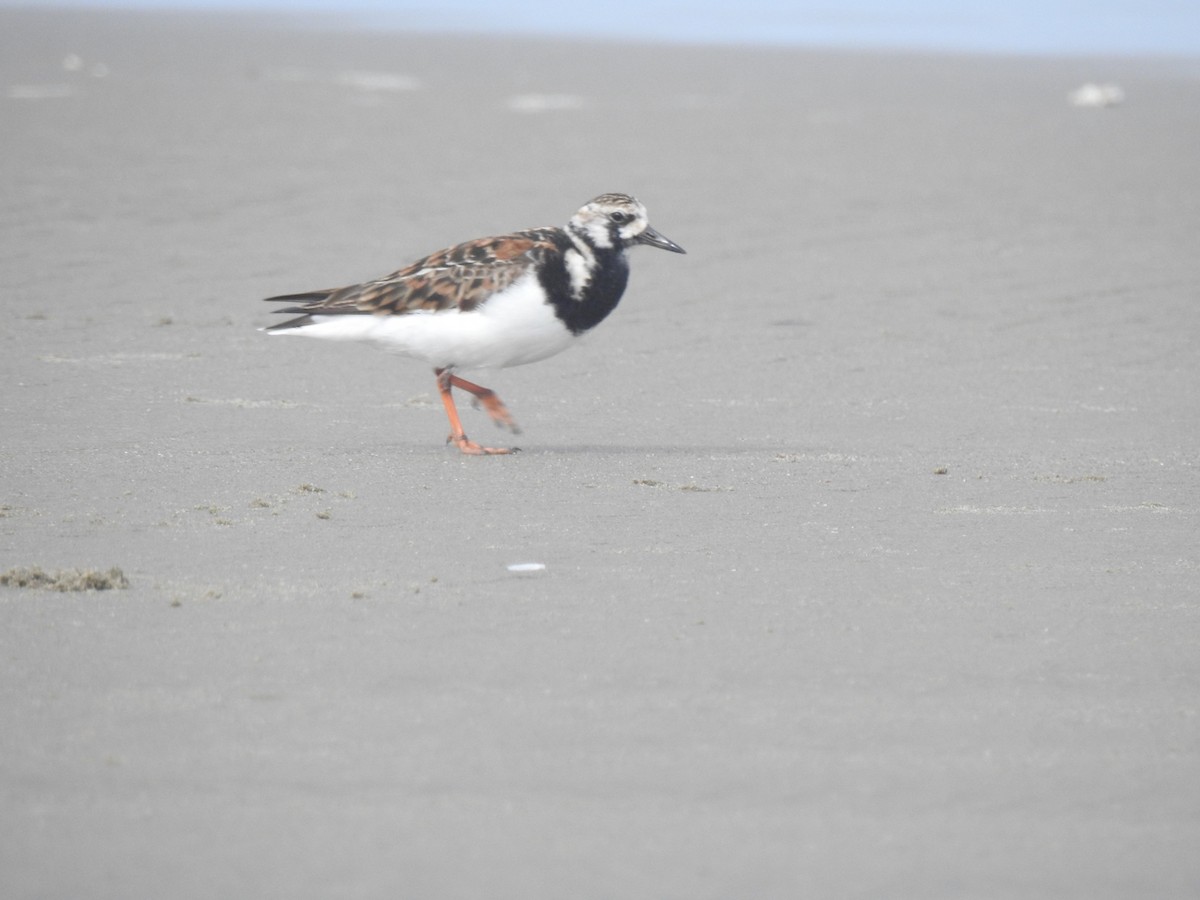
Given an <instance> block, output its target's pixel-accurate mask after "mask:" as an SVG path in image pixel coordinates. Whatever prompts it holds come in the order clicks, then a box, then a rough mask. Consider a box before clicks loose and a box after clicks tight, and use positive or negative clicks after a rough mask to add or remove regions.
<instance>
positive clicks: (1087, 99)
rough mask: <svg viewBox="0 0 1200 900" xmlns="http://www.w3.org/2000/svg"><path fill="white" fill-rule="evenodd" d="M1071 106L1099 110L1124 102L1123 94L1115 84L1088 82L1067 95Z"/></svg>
mask: <svg viewBox="0 0 1200 900" xmlns="http://www.w3.org/2000/svg"><path fill="white" fill-rule="evenodd" d="M1067 99H1068V100H1070V101H1071V105H1072V106H1087V107H1092V108H1094V109H1099V108H1102V107H1105V106H1116V105H1117V104H1119V103H1121V102H1123V101H1124V100H1125V92H1124V91H1123V90H1121V88H1120V86H1119V85H1116V84H1095V83H1093V82H1090V81H1089V82H1088V83H1087V84H1083V85H1080V86H1079V87H1077V88H1075V90H1073V91H1071V93H1069V94H1067Z"/></svg>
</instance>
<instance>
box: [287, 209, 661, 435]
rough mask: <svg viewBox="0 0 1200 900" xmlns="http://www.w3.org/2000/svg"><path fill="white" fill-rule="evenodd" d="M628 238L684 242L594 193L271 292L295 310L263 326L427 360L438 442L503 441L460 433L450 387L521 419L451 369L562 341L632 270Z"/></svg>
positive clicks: (598, 317) (595, 316)
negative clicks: (485, 232)
mask: <svg viewBox="0 0 1200 900" xmlns="http://www.w3.org/2000/svg"><path fill="white" fill-rule="evenodd" d="M636 244H646V245H647V246H650V247H659V248H661V249H663V250H670V251H672V252H674V253H683V252H684V249H683V248H682V247H680V246H679V245H678V244H676V243H675V242H674V241H671V240H668V239H667V238H665V237H663V236H662V235H661V234H659V233H658V232H657V231H655V230H654V229H653V228H651V227H650V222H649V219H648V218H647V215H646V207H645V206H643V205H642V204H641V203H640V202H639V201H638V200H636V199H635V198H633V197H631V196H629V195H628V194H601V195H600V196H599V197H596V198H595V199H594V200H591V201H590V202H588V203H586V204H584V205H583V207H581V208H580V210H579V211H578V212H577V213H575V215H573V216H572V217H571V220H570V221H569V222H568V223H567V224H566V227H564V228H558V227H548V228H531V229H528V230H526V231H517V232H513V233H512V234H505V235H499V236H497V237H486V238H479V239H477V240H473V241H467V242H466V243H463V244H457V245H456V246H453V247H448V248H447V249H445V250H439V251H438V252H436V253H431V254H430V255H429V256H426V257H424V258H423V259H419V260H417V261H416V262H414V263H411V264H410V265H407V266H405V267H404V268H403V269H399V270H397V271H395V272H393V273H392V274H390V275H385V276H384V277H383V278H378V279H376V280H374V281H365V282H363V283H362V284H353V285H350V286H349V287H342V288H331V289H328V290H319V291H305V292H303V293H299V294H284V295H282V296H278V297H268V298H267V300H268V301H269V302H271V303H288V304H292V305H289V306H286V307H284V308H282V309H277V310H275V312H278V313H290V314H296V315H297V318H294V319H289V320H288V321H286V322H283V323H282V324H279V325H273V326H271V327H270V328H267V329H265V330H266V331H267V332H268V333H269V334H299V335H304V336H306V337H317V338H326V339H329V340H359V341H370V342H372V343H375V344H377V345H379V346H381V347H383V348H384V349H386V350H390V351H392V352H393V353H398V354H400V355H402V356H408V357H412V358H414V359H419V360H422V361H424V362H426V363H429V364H430V365H432V366H433V371H434V374H435V375H436V376H437V386H438V392H439V393H440V394H441V398H442V403H443V405H444V406H445V408H446V416H447V418H449V420H450V437H449V438H447V443H452V444H454V445H456V446H457V447H458V449H459V450H461V451H462V452H463V453H469V454H473V455H483V454H503V453H511V452H512V450H511V449H510V448H502V447H484V446H481V445H480V444H477V443H475V442H474V441H472V440H470V439H469V438H468V437H467V435H466V433H465V432H464V431H463V427H462V422H461V421H460V420H459V417H458V409H457V407H456V406H455V403H454V397H453V395H452V393H451V390H452V389H453V388H458V389H459V390H463V391H466V392H467V393H468V394H471V395H472V396H473V397H474V398H475V401H476V402H477V403H478V404H479V405H482V406H483V408H484V410H486V411H487V413H488V415H489V416H491V418H492V420H493V421H494V422H495V423H496V424H497V425H498V426H500V427H502V428H508V429H509V430H510V431H512V432H513V433H514V434H518V433H520V429H519V428H518V427H517V423H516V422H515V421H514V419H513V417H512V415H511V414H510V413H509V411H508V408H507V407H506V406H505V405H504V403H502V402H501V400H500V398H499V397H498V396H496V393H495V392H494V391H491V390H489V389H488V388H485V387H482V386H480V385H478V384H475V383H474V382H471V381H467V380H466V379H465V378H461V377H459V376H458V375H457V374H456V372H457V371H458V370H460V369H477V368H482V369H490V368H503V367H506V366H519V365H524V364H525V363H531V362H537V361H538V360H542V359H546V358H547V357H550V356H553V355H555V354H556V353H561V352H562V351H563V350H565V349H566V348H567V347H569V346H571V344H573V343H574V342H575V341H576V339H578V338H579V337H581V336H582V335H584V334H586V333H587V332H588V331H590V330H591V329H592V328H595V327H596V326H597V325H599V324H600V323H601V322H602V321H604V319H605V318H606V317H607V316H608V314H609V313H611V312H612V311H613V310H614V309H615V308H616V306H617V303H618V302H620V300H621V295H622V294H623V293H624V292H625V285H626V283H627V282H628V280H629V263H628V260H627V259H626V257H625V251H626V249H628V248H629V247H632V246H634V245H636Z"/></svg>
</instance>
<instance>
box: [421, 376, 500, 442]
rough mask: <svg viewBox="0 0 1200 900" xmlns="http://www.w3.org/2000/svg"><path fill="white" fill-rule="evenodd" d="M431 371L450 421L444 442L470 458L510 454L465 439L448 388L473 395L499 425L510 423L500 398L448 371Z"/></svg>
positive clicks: (465, 436) (464, 433)
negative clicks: (458, 388) (448, 435)
mask: <svg viewBox="0 0 1200 900" xmlns="http://www.w3.org/2000/svg"><path fill="white" fill-rule="evenodd" d="M433 371H434V374H436V375H437V384H438V391H439V392H440V393H441V395H442V405H443V406H445V407H446V417H447V418H448V419H449V420H450V437H448V438H447V439H446V442H447V443H450V444H454V445H455V446H456V447H458V449H459V450H461V451H462V452H463V453H468V454H470V455H472V456H485V455H486V456H490V455H494V454H503V453H512V451H511V450H509V449H507V448H504V447H481V446H480V445H479V444H477V443H475V442H474V441H472V440H470V439H469V438H468V437H467V435H466V432H464V431H463V427H462V422H461V421H459V418H458V407H456V406H455V405H454V397H453V396H452V395H451V393H450V388H451V386H452V385H453V386H455V387H460V388H462V389H463V390H465V391H467V392H468V393H471V394H474V395H475V396H476V397H478V398H479V401H480V402H481V403H482V404H483V405H484V408H486V409H487V411H488V414H489V415H490V416H491V417H492V418H493V419H495V420H496V421H497V422H499V423H501V424H503V423H504V421H505V420H507V422H509V423H511V422H512V417H511V416H509V415H508V410H507V409H505V408H504V404H503V403H501V402H500V398H499V397H497V396H496V395H495V394H494V393H492V392H491V391H489V390H488V389H487V388H481V387H480V386H479V385H477V384H472V383H471V382H469V381H463V380H462V379H461V378H458V377H456V376H454V375H451V374H450V370H449V369H434V370H433Z"/></svg>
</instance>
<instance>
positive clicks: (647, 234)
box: [635, 225, 687, 253]
mask: <svg viewBox="0 0 1200 900" xmlns="http://www.w3.org/2000/svg"><path fill="white" fill-rule="evenodd" d="M635 240H636V241H637V242H638V243H639V244H648V245H649V246H651V247H658V248H660V249H662V250H670V251H671V252H672V253H687V251H686V250H684V249H683V248H682V247H680V246H679V245H678V244H677V243H675V242H674V241H672V240H670V239H669V238H665V237H663V236H662V235H661V234H659V233H658V232H657V231H655V230H654V229H653V228H651V227H650V226H649V225H647V226H646V230H645V231H643V232H642V233H641V234H639V235H638V236H637V238H635Z"/></svg>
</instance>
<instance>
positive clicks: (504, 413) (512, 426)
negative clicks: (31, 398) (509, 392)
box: [450, 375, 521, 434]
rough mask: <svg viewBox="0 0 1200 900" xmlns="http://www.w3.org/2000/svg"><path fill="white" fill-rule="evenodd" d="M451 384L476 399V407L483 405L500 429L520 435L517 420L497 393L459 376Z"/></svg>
mask: <svg viewBox="0 0 1200 900" xmlns="http://www.w3.org/2000/svg"><path fill="white" fill-rule="evenodd" d="M450 383H451V384H452V385H454V386H455V387H456V388H459V389H460V390H464V391H466V392H467V393H468V394H470V395H472V396H473V397H474V398H475V405H476V406H479V405H482V406H483V408H484V409H485V410H487V414H488V415H489V416H491V417H492V421H493V422H495V423H496V425H497V426H498V427H500V428H507V429H508V430H509V431H511V432H512V433H513V434H520V433H521V429H520V428H518V427H517V423H516V420H515V419H513V417H512V413H510V412H509V411H508V407H507V406H505V405H504V402H503V401H502V400H501V399H500V398H499V397H497V396H496V392H495V391H493V390H489V389H488V388H485V387H480V386H479V385H477V384H475V383H474V382H472V381H467V379H465V378H459V377H458V376H457V375H451V376H450Z"/></svg>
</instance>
